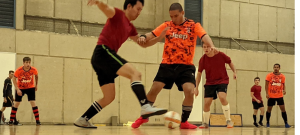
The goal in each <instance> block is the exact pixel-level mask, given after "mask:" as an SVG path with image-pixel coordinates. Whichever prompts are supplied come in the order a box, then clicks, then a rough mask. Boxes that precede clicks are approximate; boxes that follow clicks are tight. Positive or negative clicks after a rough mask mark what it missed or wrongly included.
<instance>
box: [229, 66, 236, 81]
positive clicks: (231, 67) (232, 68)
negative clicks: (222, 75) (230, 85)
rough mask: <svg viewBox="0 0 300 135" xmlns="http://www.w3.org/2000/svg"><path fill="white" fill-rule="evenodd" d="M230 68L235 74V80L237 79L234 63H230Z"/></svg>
mask: <svg viewBox="0 0 300 135" xmlns="http://www.w3.org/2000/svg"><path fill="white" fill-rule="evenodd" d="M229 67H230V69H231V70H232V72H233V79H236V69H235V66H234V65H233V63H232V62H231V63H229Z"/></svg>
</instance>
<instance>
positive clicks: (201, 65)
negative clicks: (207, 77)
mask: <svg viewBox="0 0 300 135" xmlns="http://www.w3.org/2000/svg"><path fill="white" fill-rule="evenodd" d="M203 70H204V55H203V56H202V57H201V59H200V60H199V66H198V72H201V73H202V71H203Z"/></svg>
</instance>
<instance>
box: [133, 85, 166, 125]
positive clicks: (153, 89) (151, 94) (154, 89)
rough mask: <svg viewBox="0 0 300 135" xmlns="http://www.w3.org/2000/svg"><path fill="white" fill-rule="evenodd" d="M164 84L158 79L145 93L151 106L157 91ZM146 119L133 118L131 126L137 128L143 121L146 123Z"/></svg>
mask: <svg viewBox="0 0 300 135" xmlns="http://www.w3.org/2000/svg"><path fill="white" fill-rule="evenodd" d="M164 86H165V84H164V83H163V82H158V81H154V82H153V84H152V87H151V89H150V91H149V92H148V93H147V99H148V102H149V104H150V105H151V106H153V104H154V102H155V99H156V97H157V95H158V93H159V92H160V91H161V90H162V89H163V87H164ZM148 121H149V119H148V118H143V117H139V118H138V119H137V120H135V122H134V123H132V125H131V127H132V128H138V127H140V126H141V125H142V124H143V123H147V122H148Z"/></svg>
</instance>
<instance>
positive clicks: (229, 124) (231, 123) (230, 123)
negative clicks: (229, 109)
mask: <svg viewBox="0 0 300 135" xmlns="http://www.w3.org/2000/svg"><path fill="white" fill-rule="evenodd" d="M226 123H227V128H233V125H234V122H232V121H231V120H227V121H226Z"/></svg>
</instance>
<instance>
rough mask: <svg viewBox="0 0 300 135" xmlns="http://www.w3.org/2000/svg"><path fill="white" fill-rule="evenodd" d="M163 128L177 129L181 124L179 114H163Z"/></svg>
mask: <svg viewBox="0 0 300 135" xmlns="http://www.w3.org/2000/svg"><path fill="white" fill-rule="evenodd" d="M164 117H165V126H166V127H168V128H170V129H174V128H176V127H179V125H180V123H181V117H180V114H179V113H177V112H174V111H169V112H167V113H165V115H164Z"/></svg>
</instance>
